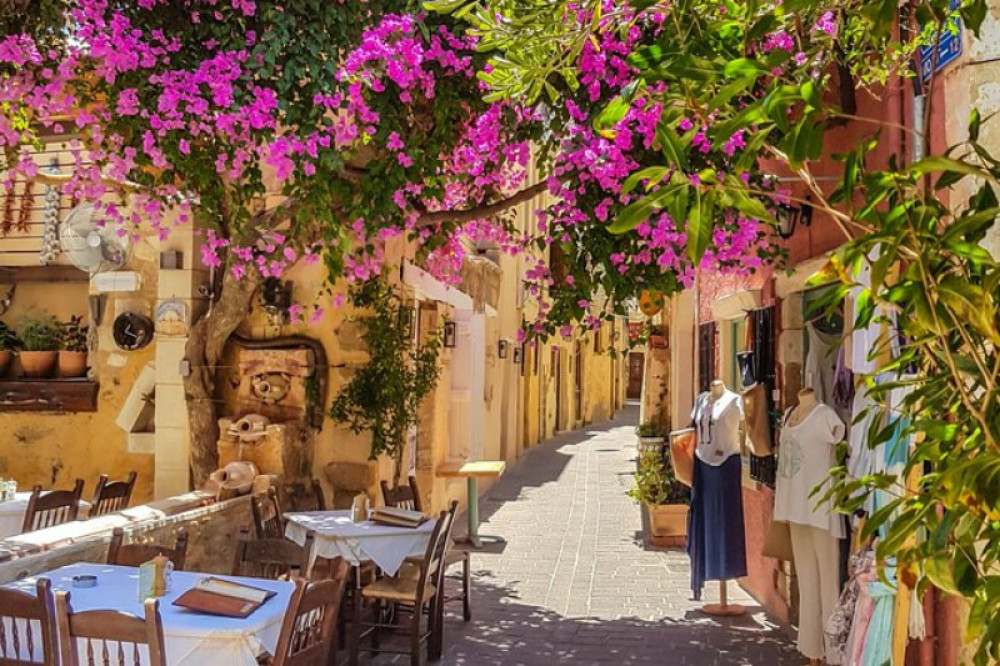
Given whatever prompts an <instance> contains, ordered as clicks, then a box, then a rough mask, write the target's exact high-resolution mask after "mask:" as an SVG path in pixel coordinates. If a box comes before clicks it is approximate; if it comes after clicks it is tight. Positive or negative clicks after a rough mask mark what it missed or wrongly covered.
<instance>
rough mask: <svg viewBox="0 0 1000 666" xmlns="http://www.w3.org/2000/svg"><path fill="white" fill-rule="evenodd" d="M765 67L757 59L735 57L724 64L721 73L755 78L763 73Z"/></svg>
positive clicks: (734, 76) (733, 76)
mask: <svg viewBox="0 0 1000 666" xmlns="http://www.w3.org/2000/svg"><path fill="white" fill-rule="evenodd" d="M766 71H767V68H766V67H764V65H763V64H762V63H760V62H759V61H757V60H752V59H750V58H737V59H736V60H731V61H729V63H727V64H726V67H725V69H723V70H722V73H723V74H724V75H725V76H726V77H728V78H743V77H750V78H756V77H758V76H760V75H761V74H763V73H765V72H766Z"/></svg>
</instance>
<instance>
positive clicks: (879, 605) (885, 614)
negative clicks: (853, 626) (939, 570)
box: [859, 564, 896, 666]
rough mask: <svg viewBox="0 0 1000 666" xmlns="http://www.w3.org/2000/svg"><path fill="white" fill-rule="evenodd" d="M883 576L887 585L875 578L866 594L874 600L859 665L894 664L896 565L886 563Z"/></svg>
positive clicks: (893, 665) (877, 665)
mask: <svg viewBox="0 0 1000 666" xmlns="http://www.w3.org/2000/svg"><path fill="white" fill-rule="evenodd" d="M885 576H886V580H887V581H888V582H889V584H888V585H887V584H886V583H883V582H882V581H880V580H875V581H874V582H873V583H871V585H869V588H868V594H869V595H870V596H871V598H872V600H873V601H874V610H873V611H872V615H871V622H870V624H869V627H868V633H867V635H866V636H865V647H864V653H863V656H862V658H861V662H860V665H859V666H886V665H888V666H895V664H894V663H893V658H892V623H893V610H894V609H895V607H896V588H895V587H894V585H895V578H896V567H895V566H892V565H889V564H887V565H886V567H885Z"/></svg>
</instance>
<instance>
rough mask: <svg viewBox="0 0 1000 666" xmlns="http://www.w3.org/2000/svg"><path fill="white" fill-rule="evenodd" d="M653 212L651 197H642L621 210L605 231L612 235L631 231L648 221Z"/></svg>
mask: <svg viewBox="0 0 1000 666" xmlns="http://www.w3.org/2000/svg"><path fill="white" fill-rule="evenodd" d="M653 210H654V206H653V202H652V199H651V197H648V196H647V197H644V198H642V199H640V200H639V201H636V202H634V203H631V204H629V205H628V206H626V207H625V208H623V209H622V211H621V212H620V213H618V216H617V217H616V218H615V221H614V222H612V223H611V224H609V225H608V227H607V229H608V231H609V232H610V233H613V234H624V233H627V232H629V231H632V230H633V229H635V228H636V227H637V226H639V225H640V224H642V223H643V222H645V221H646V220H648V219H649V216H650V215H652V214H653Z"/></svg>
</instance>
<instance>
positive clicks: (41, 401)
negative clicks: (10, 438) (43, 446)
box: [0, 379, 100, 412]
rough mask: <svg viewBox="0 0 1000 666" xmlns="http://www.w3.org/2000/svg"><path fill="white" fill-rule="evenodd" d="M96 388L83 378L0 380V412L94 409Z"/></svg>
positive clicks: (85, 410)
mask: <svg viewBox="0 0 1000 666" xmlns="http://www.w3.org/2000/svg"><path fill="white" fill-rule="evenodd" d="M99 388H100V385H99V384H98V383H97V382H92V381H88V380H86V379H0V412H96V411H97V393H98V389H99Z"/></svg>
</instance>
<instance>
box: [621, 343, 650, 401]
mask: <svg viewBox="0 0 1000 666" xmlns="http://www.w3.org/2000/svg"><path fill="white" fill-rule="evenodd" d="M645 369H646V355H645V354H643V353H642V352H632V353H631V354H629V355H628V388H627V389H626V393H625V397H626V398H628V399H629V400H639V399H641V398H642V375H643V372H645Z"/></svg>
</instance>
